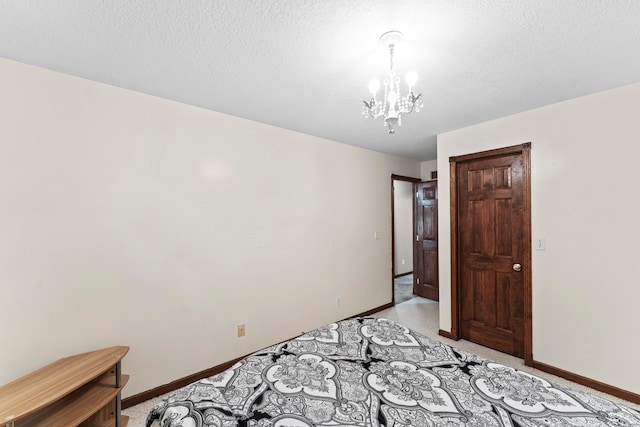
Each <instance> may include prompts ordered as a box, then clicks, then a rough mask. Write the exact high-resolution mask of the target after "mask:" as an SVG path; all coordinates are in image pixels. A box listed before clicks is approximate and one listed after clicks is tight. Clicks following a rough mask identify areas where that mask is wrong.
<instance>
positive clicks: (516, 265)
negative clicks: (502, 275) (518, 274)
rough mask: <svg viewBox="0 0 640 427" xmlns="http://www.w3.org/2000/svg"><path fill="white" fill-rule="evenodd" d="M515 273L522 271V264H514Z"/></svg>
mask: <svg viewBox="0 0 640 427" xmlns="http://www.w3.org/2000/svg"><path fill="white" fill-rule="evenodd" d="M512 268H513V271H522V264H513V267H512Z"/></svg>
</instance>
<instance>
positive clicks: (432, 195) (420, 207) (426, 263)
mask: <svg viewBox="0 0 640 427" xmlns="http://www.w3.org/2000/svg"><path fill="white" fill-rule="evenodd" d="M414 190H415V193H416V203H415V229H416V230H415V231H416V242H415V245H416V246H415V248H414V251H413V253H414V257H415V260H414V263H413V271H414V274H413V276H414V277H413V293H414V294H416V295H419V296H421V297H424V298H429V299H432V300H435V301H438V300H439V299H440V290H439V288H438V181H426V182H419V183H416V184H414Z"/></svg>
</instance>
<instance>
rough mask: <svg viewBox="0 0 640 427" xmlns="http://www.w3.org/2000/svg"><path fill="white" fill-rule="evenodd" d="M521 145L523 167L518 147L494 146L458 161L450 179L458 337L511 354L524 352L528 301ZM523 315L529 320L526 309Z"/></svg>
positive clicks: (527, 236)
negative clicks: (483, 153) (453, 186)
mask: <svg viewBox="0 0 640 427" xmlns="http://www.w3.org/2000/svg"><path fill="white" fill-rule="evenodd" d="M523 147H524V146H523ZM526 149H527V153H526V163H527V164H526V165H525V161H524V157H523V150H520V151H517V150H516V151H517V152H508V151H509V150H506V151H507V152H506V153H502V154H499V155H496V154H498V153H500V151H499V150H496V151H498V153H496V152H494V153H491V152H488V157H479V158H472V159H469V160H468V161H461V162H458V163H457V173H456V178H455V179H456V182H457V232H458V235H457V240H458V242H457V245H458V251H459V252H458V272H457V280H458V301H459V328H460V329H459V332H460V338H463V339H467V340H470V341H473V342H475V343H478V344H481V345H484V346H486V347H491V348H494V349H496V350H499V351H502V352H505V353H509V354H512V355H514V356H516V357H524V356H525V307H527V304H529V305H530V279H528V281H527V280H525V279H526V277H527V274H529V275H530V271H531V270H530V266H529V264H530V261H529V260H530V241H531V236H530V225H529V223H530V219H529V218H530V213H529V208H528V206H529V203H528V197H529V196H528V194H529V191H528V182H529V180H528V171H529V169H528V159H529V156H528V145H526ZM525 174H526V176H525ZM525 184H526V185H525ZM525 187H527V191H526V195H527V197H526V198H525ZM525 266H526V268H525ZM529 277H530V276H529ZM525 283H528V287H525ZM525 289H527V291H526V292H529V295H525ZM525 298H526V299H527V300H528V303H525ZM528 316H529V318H528V321H529V322H530V308H529V309H528ZM529 327H530V325H529ZM529 339H530V337H529ZM529 348H530V344H529Z"/></svg>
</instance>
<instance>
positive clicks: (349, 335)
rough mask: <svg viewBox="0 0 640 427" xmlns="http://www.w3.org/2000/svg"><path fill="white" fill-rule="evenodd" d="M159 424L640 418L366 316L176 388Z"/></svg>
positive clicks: (155, 421)
mask: <svg viewBox="0 0 640 427" xmlns="http://www.w3.org/2000/svg"><path fill="white" fill-rule="evenodd" d="M151 425H160V426H162V427H177V426H182V427H187V426H188V427H200V426H216V427H236V426H238V427H240V426H252V427H267V426H269V427H271V426H273V427H309V426H326V427H340V426H358V427H360V426H361V427H377V426H385V427H400V426H446V427H455V426H485V427H489V426H502V427H505V426H531V427H533V426H585V427H590V426H640V412H638V411H636V410H634V409H632V408H629V407H627V406H624V405H621V404H617V403H614V402H612V401H610V400H607V399H604V398H602V397H599V396H595V395H593V394H590V393H588V392H585V391H581V390H575V389H571V388H569V387H567V386H564V385H561V384H556V383H553V382H549V381H547V380H545V379H543V378H540V377H537V376H534V375H531V374H529V373H526V372H522V371H518V370H516V369H513V368H510V367H508V366H504V365H501V364H498V363H495V362H493V361H491V360H487V359H485V358H482V357H480V356H478V355H475V354H472V353H469V352H466V351H463V350H459V349H456V348H454V347H451V346H448V345H446V344H444V343H441V342H439V341H436V340H433V339H430V338H427V337H425V336H423V335H421V334H419V333H417V332H414V331H412V330H410V329H408V328H406V327H404V326H402V325H400V324H398V323H395V322H393V321H391V320H388V319H380V318H371V317H361V318H354V319H348V320H344V321H341V322H338V323H332V324H329V325H326V326H324V327H321V328H319V329H316V330H314V331H311V332H309V333H307V334H304V335H302V336H300V337H297V338H295V339H292V340H290V341H287V342H284V343H281V344H278V345H275V346H272V347H268V348H266V349H264V350H261V351H258V352H256V353H254V354H252V355H250V356H247V357H246V358H244V359H242V360H241V361H240V362H238V363H236V364H235V365H234V366H232V367H231V368H229V369H228V370H226V371H224V372H222V373H220V374H218V375H215V376H212V377H209V378H204V379H202V380H199V381H197V382H194V383H192V384H190V385H188V386H186V387H183V388H181V389H178V390H176V391H175V392H173V393H171V394H169V395H168V396H167V397H166V398H165V399H164V400H162V401H161V402H159V403H158V404H157V405H155V406H154V408H153V409H152V410H151V412H150V413H149V416H148V418H147V427H149V426H151Z"/></svg>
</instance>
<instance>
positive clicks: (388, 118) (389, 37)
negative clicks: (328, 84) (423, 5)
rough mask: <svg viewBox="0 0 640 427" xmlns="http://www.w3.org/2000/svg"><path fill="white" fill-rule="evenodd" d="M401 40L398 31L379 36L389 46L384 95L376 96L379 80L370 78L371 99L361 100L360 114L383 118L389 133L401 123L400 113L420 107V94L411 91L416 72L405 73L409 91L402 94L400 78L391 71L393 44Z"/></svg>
mask: <svg viewBox="0 0 640 427" xmlns="http://www.w3.org/2000/svg"><path fill="white" fill-rule="evenodd" d="M401 40H402V33H401V32H400V31H388V32H386V33H384V34H383V35H382V36H380V43H381V44H382V45H383V46H388V47H389V55H390V61H389V62H390V66H389V76H388V77H386V78H385V79H384V81H383V84H384V89H383V91H384V94H383V95H384V97H383V99H382V101H380V100H378V99H377V98H376V94H377V92H378V89H380V81H378V80H375V79H374V80H371V81H370V82H369V90H370V91H371V100H370V101H362V102H363V105H362V114H363V115H364V116H365V117H366V118H369V117H371V118H374V119H377V118H378V117H383V118H384V125H385V126H386V127H387V128H388V129H389V133H395V132H396V126H401V125H402V118H401V117H402V114H409V113H410V112H412V111H413V110H415V111H416V112H418V111H420V108H422V94H421V93H419V94H418V95H416V94H415V93H414V92H413V85H415V84H416V81H418V74H416V73H415V72H409V73H407V75H406V81H407V85H409V93H408V94H407V95H405V96H402V94H401V92H400V78H399V77H397V76H396V75H395V73H394V71H393V51H394V48H395V46H396V45H397V44H398V43H399V42H400V41H401Z"/></svg>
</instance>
